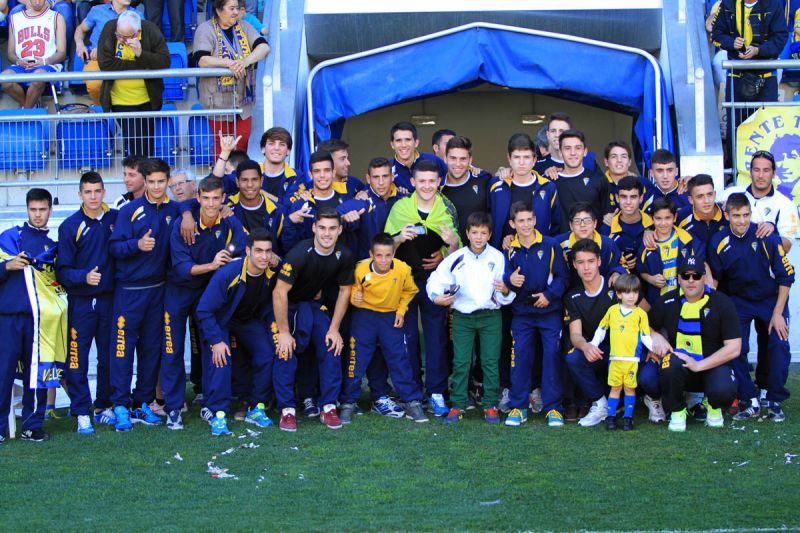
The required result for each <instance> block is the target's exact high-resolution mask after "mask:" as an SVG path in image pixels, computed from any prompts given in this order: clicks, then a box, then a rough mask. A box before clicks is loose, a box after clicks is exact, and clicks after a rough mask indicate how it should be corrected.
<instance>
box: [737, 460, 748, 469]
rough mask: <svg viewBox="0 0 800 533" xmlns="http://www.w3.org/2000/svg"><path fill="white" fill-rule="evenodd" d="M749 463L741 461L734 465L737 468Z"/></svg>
mask: <svg viewBox="0 0 800 533" xmlns="http://www.w3.org/2000/svg"><path fill="white" fill-rule="evenodd" d="M749 464H750V461H743V462H741V463H739V464H737V465H736V468H739V467H740V466H747V465H749Z"/></svg>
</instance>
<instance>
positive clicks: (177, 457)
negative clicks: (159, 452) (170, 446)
mask: <svg viewBox="0 0 800 533" xmlns="http://www.w3.org/2000/svg"><path fill="white" fill-rule="evenodd" d="M174 457H175V460H177V461H183V457H181V454H179V453H176V454H175V456H174Z"/></svg>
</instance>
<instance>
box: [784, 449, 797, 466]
mask: <svg viewBox="0 0 800 533" xmlns="http://www.w3.org/2000/svg"><path fill="white" fill-rule="evenodd" d="M795 457H797V454H796V453H789V452H786V453H784V454H783V458H784V461H785V462H784V463H783V464H787V465H790V464H792V459H794V458H795Z"/></svg>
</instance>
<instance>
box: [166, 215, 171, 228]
mask: <svg viewBox="0 0 800 533" xmlns="http://www.w3.org/2000/svg"><path fill="white" fill-rule="evenodd" d="M166 221H167V226H169V225H170V224H171V223H172V215H167V217H166Z"/></svg>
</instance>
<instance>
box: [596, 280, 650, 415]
mask: <svg viewBox="0 0 800 533" xmlns="http://www.w3.org/2000/svg"><path fill="white" fill-rule="evenodd" d="M641 288H642V283H641V281H639V278H637V277H636V276H634V275H633V274H623V275H622V276H620V277H618V278H617V280H616V281H615V283H614V291H615V292H616V294H617V298H619V303H618V304H614V305H612V306H611V307H609V309H608V311H606V314H605V316H603V319H602V320H601V321H600V325H599V326H598V327H597V331H595V334H594V337H593V338H592V341H591V343H592V344H593V345H595V346H600V343H601V342H603V339H605V337H606V333H608V334H609V335H610V342H609V345H610V347H611V350H610V351H611V353H610V355H609V365H608V385H609V386H610V387H611V392H610V393H609V395H608V416H607V417H606V429H609V430H613V429H617V421H616V418H615V416H616V413H617V406H618V405H619V397H620V393H621V392H622V390H623V388H624V389H625V401H624V406H625V412H624V414H623V418H622V430H623V431H629V430H631V429H633V405H634V403H636V386H637V384H636V373H637V371H638V370H639V360H640V358H641V355H642V351H643V350H642V346H644V347H646V348H647V349H648V350H652V349H653V341H652V339H651V338H650V323H649V322H648V320H647V313H645V312H644V311H643V310H642V308H641V307H638V306H637V305H636V304H637V302H638V301H639V292H640V291H641Z"/></svg>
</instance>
